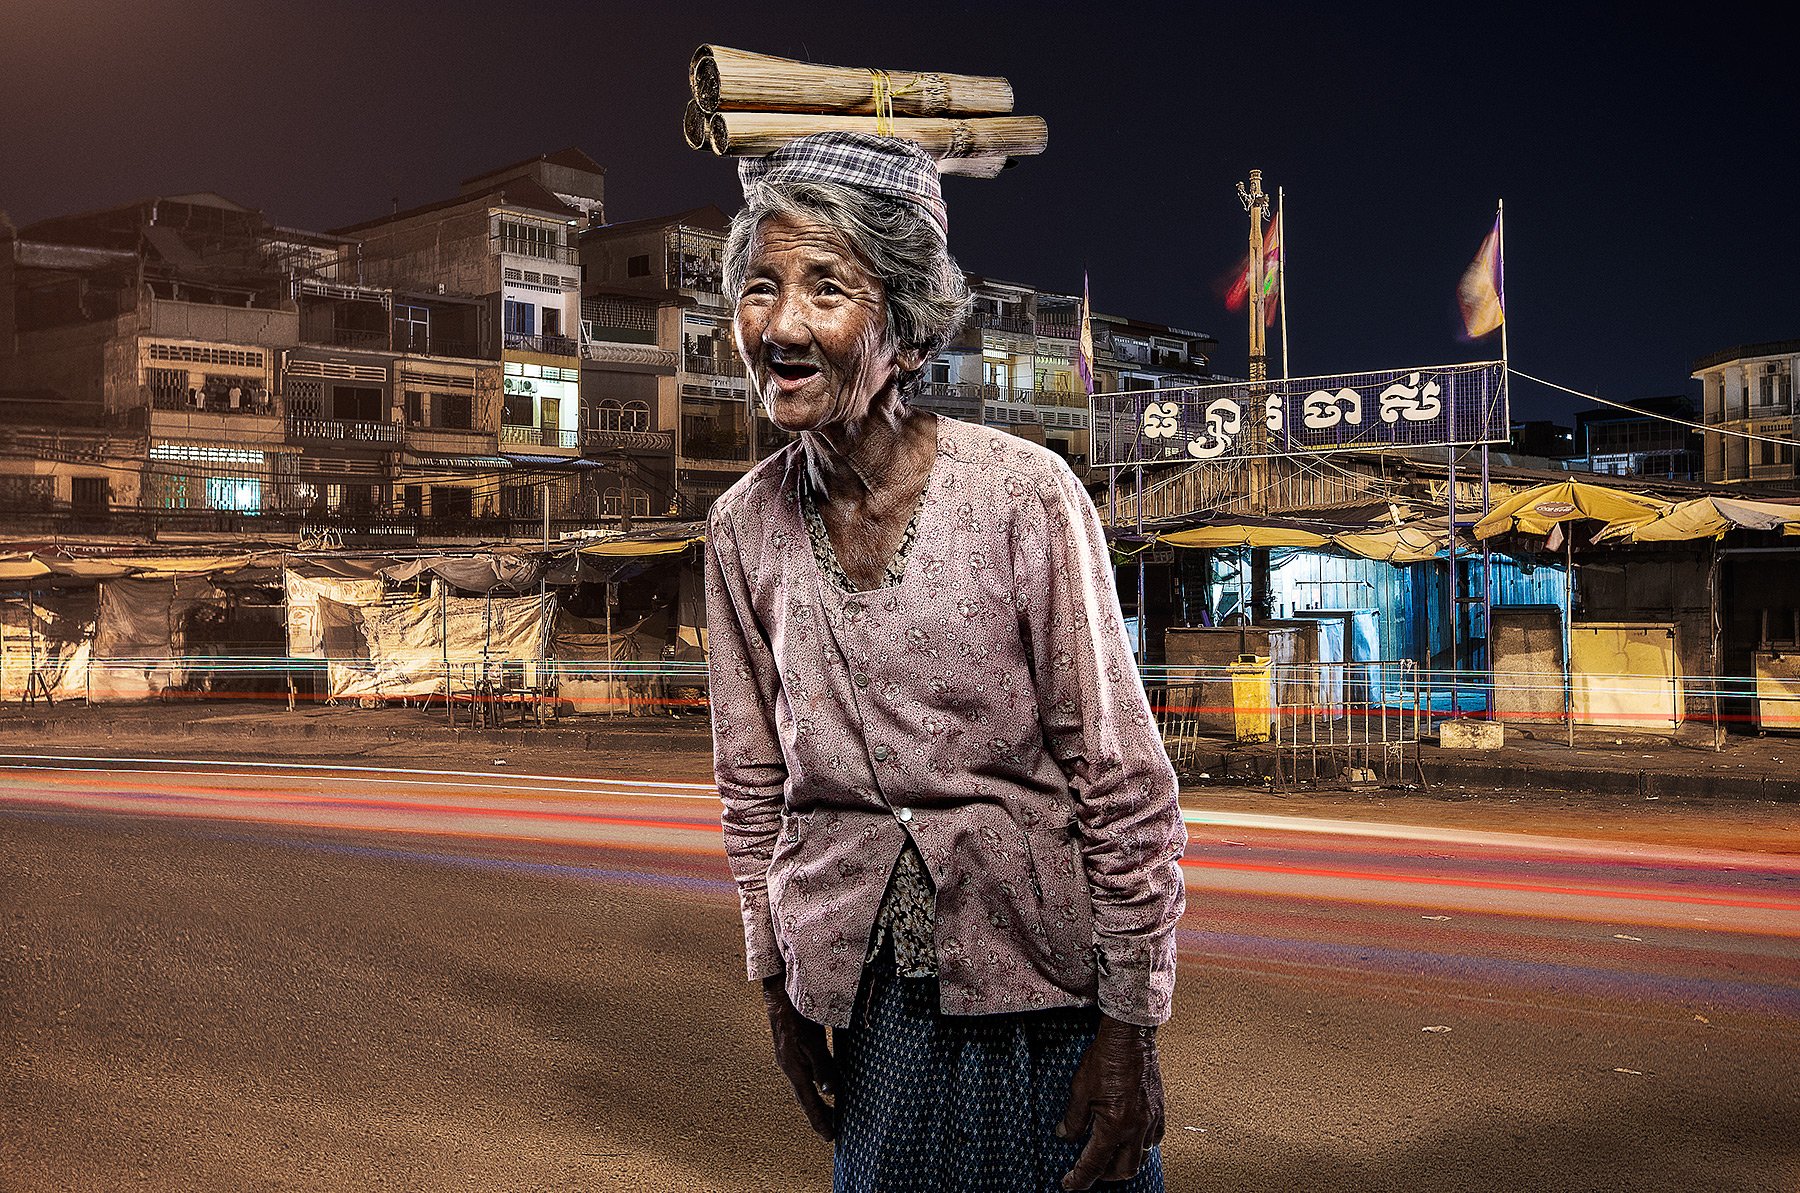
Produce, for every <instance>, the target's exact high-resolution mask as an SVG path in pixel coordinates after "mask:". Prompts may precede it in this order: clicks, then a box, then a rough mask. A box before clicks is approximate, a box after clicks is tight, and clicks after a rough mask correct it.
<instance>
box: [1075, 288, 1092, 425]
mask: <svg viewBox="0 0 1800 1193" xmlns="http://www.w3.org/2000/svg"><path fill="white" fill-rule="evenodd" d="M1075 371H1076V372H1077V373H1079V374H1081V384H1082V387H1083V388H1084V389H1086V390H1087V392H1088V396H1089V397H1092V396H1093V393H1094V309H1093V307H1091V306H1089V305H1088V280H1087V274H1086V273H1083V274H1082V275H1081V343H1080V345H1079V346H1078V347H1077V348H1076V349H1075Z"/></svg>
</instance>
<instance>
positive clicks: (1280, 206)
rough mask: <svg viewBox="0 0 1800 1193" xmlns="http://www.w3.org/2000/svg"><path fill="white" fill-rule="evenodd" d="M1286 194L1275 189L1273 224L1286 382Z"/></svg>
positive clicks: (1282, 355) (1283, 365) (1282, 356)
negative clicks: (1278, 237) (1278, 233)
mask: <svg viewBox="0 0 1800 1193" xmlns="http://www.w3.org/2000/svg"><path fill="white" fill-rule="evenodd" d="M1286 211H1287V194H1286V190H1285V188H1283V187H1279V186H1278V187H1276V188H1275V223H1276V226H1277V227H1279V228H1280V229H1281V255H1280V256H1278V257H1276V258H1275V269H1276V274H1275V287H1276V288H1275V302H1276V307H1277V309H1278V310H1279V311H1280V312H1281V379H1282V380H1283V381H1286V380H1287V379H1288V378H1289V377H1291V376H1293V374H1292V373H1290V372H1288V335H1287V259H1288V230H1287V215H1286V214H1285V213H1286Z"/></svg>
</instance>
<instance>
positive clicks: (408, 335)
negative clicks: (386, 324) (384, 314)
mask: <svg viewBox="0 0 1800 1193" xmlns="http://www.w3.org/2000/svg"><path fill="white" fill-rule="evenodd" d="M430 344H431V312H430V311H429V310H428V309H427V308H425V307H415V306H405V305H402V304H399V303H396V304H395V305H394V351H396V352H428V351H430Z"/></svg>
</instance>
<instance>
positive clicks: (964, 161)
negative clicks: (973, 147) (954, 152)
mask: <svg viewBox="0 0 1800 1193" xmlns="http://www.w3.org/2000/svg"><path fill="white" fill-rule="evenodd" d="M1012 164H1013V159H1012V158H1010V157H944V158H939V159H938V173H939V174H943V175H946V176H948V175H951V174H954V175H956V176H957V177H959V178H998V177H1000V171H1002V170H1004V169H1006V167H1008V166H1010V165H1012Z"/></svg>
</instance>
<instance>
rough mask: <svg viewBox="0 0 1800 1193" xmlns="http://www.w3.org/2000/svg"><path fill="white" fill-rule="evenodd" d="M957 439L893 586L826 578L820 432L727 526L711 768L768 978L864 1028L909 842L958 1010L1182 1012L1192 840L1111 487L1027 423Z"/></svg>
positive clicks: (806, 1006)
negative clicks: (1103, 519)
mask: <svg viewBox="0 0 1800 1193" xmlns="http://www.w3.org/2000/svg"><path fill="white" fill-rule="evenodd" d="M937 448H938V454H937V457H936V459H935V460H934V461H933V464H932V468H931V474H930V476H929V478H928V480H927V483H926V488H925V494H924V497H923V500H922V504H921V506H920V511H919V516H918V526H917V538H916V541H915V542H914V543H913V545H912V547H911V550H910V551H909V553H908V555H907V558H906V561H905V569H904V571H903V572H902V574H901V576H900V577H899V580H898V582H897V583H895V584H893V585H891V586H888V587H883V588H879V589H874V590H870V591H867V592H857V593H851V592H844V591H842V590H841V589H839V588H838V587H837V586H836V585H834V584H831V583H829V582H828V581H827V580H826V579H825V578H824V576H823V575H822V574H821V571H820V568H819V564H818V561H817V559H816V558H815V557H814V553H813V548H812V545H811V542H810V539H809V536H808V534H807V531H806V527H805V524H804V522H803V521H802V517H801V513H800V506H799V501H798V499H797V494H798V489H797V486H798V484H800V483H801V479H800V477H801V469H803V467H804V458H803V456H802V454H801V448H800V446H799V445H798V444H797V443H796V444H792V445H789V446H788V447H786V448H784V449H783V450H782V451H781V452H779V453H777V454H776V455H774V456H771V457H770V458H768V459H767V460H764V461H763V462H762V463H760V464H759V465H757V466H756V467H755V468H754V469H752V470H751V471H750V473H748V474H747V475H746V476H745V477H743V478H742V479H741V480H740V481H739V482H738V483H737V484H735V485H733V486H732V487H731V489H730V490H729V491H727V492H726V494H725V495H724V496H723V497H721V498H720V499H719V500H718V501H717V502H716V503H715V504H714V506H713V510H712V513H711V515H710V517H709V518H708V532H707V547H706V601H707V639H708V647H709V652H710V653H709V667H710V675H711V699H712V709H713V736H714V768H715V775H716V777H717V780H718V786H719V794H720V797H721V799H722V801H723V813H722V817H721V819H722V823H723V828H724V836H725V849H726V854H727V856H728V858H729V860H730V863H731V868H732V872H733V875H734V876H735V878H736V879H737V884H738V891H739V897H740V904H741V907H742V911H743V920H744V938H745V948H746V960H747V971H748V974H749V976H750V977H751V978H752V979H761V978H765V977H769V976H771V975H774V974H779V973H784V972H785V975H786V979H785V980H786V985H787V989H788V993H789V996H790V997H791V998H792V999H793V1001H794V1005H795V1006H796V1007H797V1008H798V1009H799V1010H800V1011H801V1013H802V1014H804V1015H806V1016H807V1017H808V1018H811V1019H813V1020H814V1021H816V1022H819V1023H824V1024H828V1025H831V1026H836V1027H843V1026H846V1025H848V1023H849V1021H850V1013H851V1009H852V1006H853V1003H854V1000H855V996H856V991H857V988H858V986H859V984H860V982H861V978H862V967H863V964H864V957H865V956H866V950H867V947H868V944H869V940H870V934H871V932H872V930H873V926H874V921H875V915H876V912H877V909H878V908H879V906H880V904H881V900H882V895H883V892H884V891H885V890H886V888H887V884H888V879H889V876H890V875H891V873H892V871H893V868H894V864H895V861H896V860H897V859H898V857H899V855H900V851H901V849H902V847H903V846H904V844H905V843H906V842H907V841H908V840H909V839H910V840H911V841H912V842H913V843H914V844H915V845H916V847H917V848H918V851H919V855H920V857H921V858H922V859H923V860H924V863H925V865H926V868H927V869H928V870H929V872H930V876H931V880H932V885H933V887H934V889H935V891H936V906H935V915H934V925H933V931H934V937H935V940H934V943H935V947H936V953H937V959H938V986H939V1000H940V1009H941V1010H942V1011H943V1012H944V1013H946V1014H952V1015H981V1014H996V1013H1001V1012H1007V1011H1018V1010H1029V1009H1036V1008H1044V1007H1058V1006H1082V1005H1093V1004H1095V1003H1098V1005H1099V1007H1100V1009H1101V1010H1102V1011H1104V1012H1106V1013H1107V1014H1109V1015H1112V1016H1113V1017H1115V1018H1117V1019H1121V1020H1124V1021H1126V1022H1129V1023H1138V1024H1146V1025H1147V1024H1154V1023H1160V1022H1162V1021H1163V1020H1164V1019H1166V1018H1167V1017H1168V1014H1169V1003H1170V998H1171V995H1172V992H1173V988H1174V976H1175V942H1174V929H1175V924H1176V922H1177V920H1179V918H1180V916H1181V913H1182V910H1183V906H1184V891H1183V886H1182V880H1181V872H1180V868H1179V859H1180V857H1181V854H1182V851H1183V849H1184V848H1185V846H1186V840H1187V837H1186V832H1185V830H1184V828H1183V826H1182V823H1181V816H1180V810H1179V808H1178V807H1177V804H1176V782H1175V775H1174V772H1173V770H1172V769H1171V768H1170V766H1169V761H1168V757H1167V755H1166V754H1165V753H1164V751H1163V748H1162V743H1161V740H1160V738H1159V736H1158V733H1157V729H1156V724H1155V721H1154V719H1153V717H1152V716H1151V711H1150V706H1149V702H1148V701H1147V700H1146V698H1145V696H1144V690H1143V687H1142V685H1141V684H1140V682H1139V680H1138V676H1137V671H1136V667H1135V665H1134V663H1133V661H1132V657H1131V652H1130V649H1129V647H1128V645H1127V643H1126V639H1125V632H1124V626H1123V623H1122V620H1121V618H1120V615H1119V605H1118V598H1117V596H1116V595H1115V592H1114V588H1113V574H1112V564H1111V559H1110V556H1109V554H1108V552H1107V548H1106V543H1105V539H1104V536H1103V534H1102V532H1101V528H1100V522H1099V519H1098V517H1097V516H1096V514H1095V511H1094V507H1093V503H1092V502H1091V501H1090V500H1089V499H1088V496H1087V494H1086V492H1085V491H1083V489H1082V488H1081V485H1080V483H1079V482H1078V481H1077V480H1076V479H1075V476H1074V474H1073V473H1071V472H1070V471H1069V468H1068V465H1067V464H1066V463H1064V462H1063V460H1062V459H1061V458H1060V457H1058V456H1056V455H1055V454H1054V453H1052V452H1050V451H1048V450H1046V449H1045V448H1042V447H1039V446H1037V445H1034V444H1031V443H1029V442H1027V441H1025V440H1022V439H1019V438H1017V437H1015V436H1012V435H1008V434H1005V433H1003V432H999V431H994V430H990V429H988V428H985V427H978V426H974V425H971V424H968V423H964V422H960V421H958V420H955V419H949V418H943V417H939V418H938V425H937ZM859 677H862V678H865V679H866V681H867V683H866V686H865V685H864V684H862V683H859V682H858V678H859ZM903 813H904V815H903Z"/></svg>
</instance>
